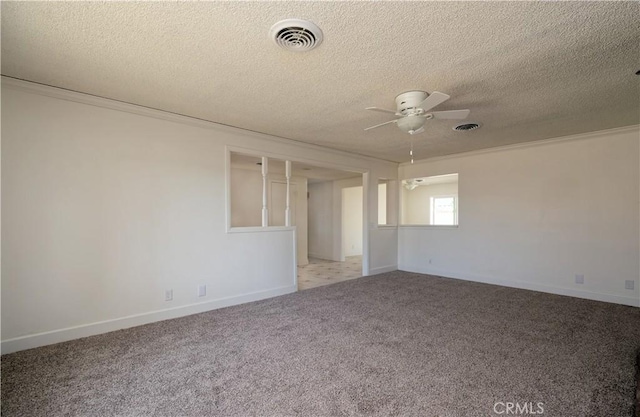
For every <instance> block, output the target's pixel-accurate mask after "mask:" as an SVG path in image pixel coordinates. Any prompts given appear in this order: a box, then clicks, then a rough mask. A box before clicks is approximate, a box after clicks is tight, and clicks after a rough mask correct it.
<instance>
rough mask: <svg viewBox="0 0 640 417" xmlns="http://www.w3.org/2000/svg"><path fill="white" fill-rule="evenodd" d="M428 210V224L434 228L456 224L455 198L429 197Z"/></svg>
mask: <svg viewBox="0 0 640 417" xmlns="http://www.w3.org/2000/svg"><path fill="white" fill-rule="evenodd" d="M430 209H431V219H430V224H432V225H434V226H454V225H456V224H458V221H457V219H456V217H457V214H458V213H457V211H456V197H455V196H447V197H445V196H439V197H431V207H430Z"/></svg>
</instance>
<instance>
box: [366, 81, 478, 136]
mask: <svg viewBox="0 0 640 417" xmlns="http://www.w3.org/2000/svg"><path fill="white" fill-rule="evenodd" d="M449 98H451V97H450V96H449V95H447V94H444V93H440V92H438V91H434V92H433V93H431V94H428V93H427V92H425V91H407V92H406V93H402V94H399V95H398V96H397V97H396V106H397V110H396V111H393V110H386V109H380V108H378V107H367V110H373V111H379V112H383V113H391V114H394V115H396V116H400V117H399V118H397V119H395V120H390V121H388V122H384V123H380V124H379V125H375V126H371V127H368V128H366V129H365V130H371V129H375V128H377V127H380V126H384V125H388V124H391V123H395V124H397V125H398V127H399V128H400V130H402V131H403V132H407V133H408V134H410V135H415V134H416V133H421V132H424V123H425V122H426V121H427V120H430V119H449V120H451V119H466V118H467V116H469V113H471V111H470V110H447V111H434V112H430V111H429V110H431V109H432V108H434V107H436V106H437V105H439V104H442V103H444V102H445V101H447V100H449Z"/></svg>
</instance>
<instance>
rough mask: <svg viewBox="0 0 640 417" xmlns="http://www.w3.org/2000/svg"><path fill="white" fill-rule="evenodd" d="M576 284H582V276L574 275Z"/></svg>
mask: <svg viewBox="0 0 640 417" xmlns="http://www.w3.org/2000/svg"><path fill="white" fill-rule="evenodd" d="M576 284H584V275H582V274H577V275H576Z"/></svg>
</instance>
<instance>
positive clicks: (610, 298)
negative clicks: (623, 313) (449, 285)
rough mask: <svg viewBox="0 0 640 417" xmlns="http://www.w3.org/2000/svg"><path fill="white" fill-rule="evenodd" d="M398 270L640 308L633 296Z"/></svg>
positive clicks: (407, 268)
mask: <svg viewBox="0 0 640 417" xmlns="http://www.w3.org/2000/svg"><path fill="white" fill-rule="evenodd" d="M398 269H399V270H401V271H406V272H416V273H419V274H429V275H436V276H441V277H445V278H453V279H461V280H465V281H474V282H482V283H485V284H494V285H501V286H503V287H511V288H520V289H523V290H532V291H540V292H546V293H550V294H557V295H566V296H570V297H577V298H586V299H587V300H595V301H604V302H607V303H614V304H623V305H627V306H632V307H640V298H637V297H633V296H623V295H615V294H606V293H597V292H592V291H585V290H578V289H574V288H563V287H557V286H554V285H548V284H541V283H534V282H524V281H514V280H506V279H500V278H493V277H487V276H483V275H476V274H468V273H460V272H455V271H444V270H439V269H436V268H429V267H423V266H416V265H399V266H398Z"/></svg>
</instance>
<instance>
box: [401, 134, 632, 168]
mask: <svg viewBox="0 0 640 417" xmlns="http://www.w3.org/2000/svg"><path fill="white" fill-rule="evenodd" d="M626 133H637V134H638V135H640V125H630V126H623V127H615V128H612V129H605V130H596V131H593V132H586V133H578V134H575V135H569V136H559V137H556V138H549V139H541V140H534V141H529V142H522V143H514V144H511V145H504V146H496V147H493V148H485V149H478V150H475V151H469V152H462V153H455V154H451V155H443V156H434V157H432V158H424V159H420V160H417V161H414V163H413V164H411V162H402V163H400V164H399V167H400V168H403V167H406V166H411V165H418V164H421V163H431V162H438V161H445V160H449V159H457V158H465V157H471V156H477V155H484V154H490V153H497V152H505V151H513V150H517V149H527V148H535V147H538V146H546V145H557V144H560V143H566V142H573V141H577V140H587V139H594V138H598V137H602V136H605V135H606V136H612V135H623V134H626Z"/></svg>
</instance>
